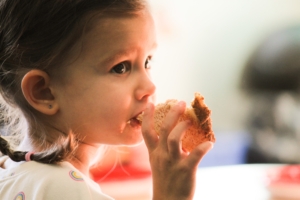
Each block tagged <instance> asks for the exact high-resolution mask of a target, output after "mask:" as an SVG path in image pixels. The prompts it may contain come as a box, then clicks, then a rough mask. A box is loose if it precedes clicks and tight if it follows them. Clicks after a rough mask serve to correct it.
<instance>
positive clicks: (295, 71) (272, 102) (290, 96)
mask: <svg viewBox="0 0 300 200" xmlns="http://www.w3.org/2000/svg"><path fill="white" fill-rule="evenodd" d="M241 90H242V92H244V93H245V94H246V95H247V96H249V98H250V99H251V106H252V109H250V112H249V113H248V115H247V120H246V121H247V124H245V127H246V130H247V131H248V132H249V134H250V137H251V141H250V144H249V148H248V149H247V152H246V162H248V163H299V162H300V25H299V26H295V27H291V28H288V29H285V30H281V31H278V32H276V33H274V34H272V35H270V36H269V37H268V38H267V39H266V40H265V41H264V42H263V43H262V44H261V45H260V46H259V48H258V49H257V50H256V51H255V52H254V54H253V55H252V56H251V58H250V59H249V62H248V64H247V65H246V66H245V69H244V72H243V74H242V76H241Z"/></svg>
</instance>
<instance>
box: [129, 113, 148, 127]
mask: <svg viewBox="0 0 300 200" xmlns="http://www.w3.org/2000/svg"><path fill="white" fill-rule="evenodd" d="M143 113H144V112H141V113H139V114H138V115H136V116H135V117H133V118H131V119H130V120H128V121H127V124H130V125H131V126H132V127H137V126H141V125H142V120H141V116H142V115H143Z"/></svg>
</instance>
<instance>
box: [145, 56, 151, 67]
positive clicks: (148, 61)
mask: <svg viewBox="0 0 300 200" xmlns="http://www.w3.org/2000/svg"><path fill="white" fill-rule="evenodd" d="M145 68H146V69H151V57H148V58H147V60H146V62H145Z"/></svg>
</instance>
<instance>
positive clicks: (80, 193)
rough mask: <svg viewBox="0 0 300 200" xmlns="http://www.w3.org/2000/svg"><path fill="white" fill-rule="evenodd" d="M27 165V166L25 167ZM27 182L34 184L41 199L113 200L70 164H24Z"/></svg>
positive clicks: (32, 162)
mask: <svg viewBox="0 0 300 200" xmlns="http://www.w3.org/2000/svg"><path fill="white" fill-rule="evenodd" d="M25 165H26V166H25ZM24 170H27V173H26V174H27V175H29V176H28V178H27V182H28V183H29V182H31V183H33V184H34V190H35V191H36V192H37V193H39V195H40V196H39V197H43V198H46V197H47V199H78V200H79V199H101V200H111V198H109V197H108V196H106V195H104V194H103V193H102V192H101V189H100V187H99V185H98V184H96V183H95V182H93V181H92V180H91V179H90V178H88V177H86V176H84V175H83V174H82V173H80V172H79V171H78V170H77V169H76V168H74V167H73V166H72V165H71V164H70V163H67V162H63V163H60V164H54V165H52V164H42V163H37V162H34V161H31V162H28V163H24Z"/></svg>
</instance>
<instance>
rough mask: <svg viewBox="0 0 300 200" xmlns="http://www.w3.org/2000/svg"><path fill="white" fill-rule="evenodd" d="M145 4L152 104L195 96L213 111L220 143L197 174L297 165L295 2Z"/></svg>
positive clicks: (299, 98)
mask: <svg viewBox="0 0 300 200" xmlns="http://www.w3.org/2000/svg"><path fill="white" fill-rule="evenodd" d="M150 3H151V5H152V12H153V14H154V16H155V20H156V25H157V33H158V44H159V46H158V51H157V53H156V55H155V56H154V59H153V63H152V66H153V67H152V76H153V80H154V82H155V83H156V85H157V97H156V100H157V103H159V102H164V101H165V100H166V99H170V98H176V99H179V100H184V101H186V102H187V103H189V102H191V101H192V99H193V97H194V93H195V92H200V93H201V94H202V95H203V96H204V97H205V103H206V104H207V105H208V106H209V108H210V109H211V110H212V124H213V129H214V132H215V134H216V139H217V141H216V143H215V146H214V148H213V149H212V150H211V151H210V152H209V153H208V154H207V155H206V156H205V158H204V159H203V160H202V162H201V164H200V165H199V167H211V166H222V165H236V164H244V163H300V154H299V153H300V90H299V86H300V12H299V8H300V1H298V0H252V1H246V0H227V1H223V0H214V1H208V0H197V1H195V0H185V1H182V0H150ZM136 149H137V150H134V149H131V150H127V151H129V154H130V153H131V154H132V153H133V152H134V151H141V149H144V147H143V145H142V146H141V147H136ZM130 151H132V152H130ZM141 152H145V151H141ZM143 158H144V159H141V160H140V162H141V163H143V160H146V161H147V159H148V158H147V155H146V154H145V156H144V157H143ZM127 159H130V156H129V157H128V158H127ZM132 159H134V158H133V157H132ZM129 163H130V162H129ZM104 189H105V188H104ZM140 199H143V198H141V197H140Z"/></svg>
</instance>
